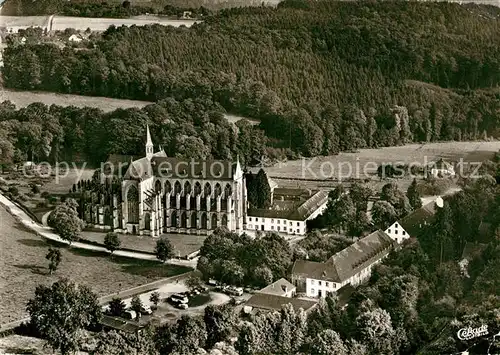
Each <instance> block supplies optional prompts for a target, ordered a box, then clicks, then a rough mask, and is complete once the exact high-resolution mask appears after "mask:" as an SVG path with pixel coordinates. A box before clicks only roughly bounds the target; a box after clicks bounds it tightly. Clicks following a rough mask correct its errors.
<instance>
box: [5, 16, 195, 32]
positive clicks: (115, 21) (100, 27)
mask: <svg viewBox="0 0 500 355" xmlns="http://www.w3.org/2000/svg"><path fill="white" fill-rule="evenodd" d="M196 22H199V21H196V20H189V19H187V20H172V19H169V18H165V17H160V16H135V17H130V18H124V19H120V18H100V17H99V18H90V17H72V16H0V24H1V25H2V26H3V27H6V28H7V30H9V31H10V29H12V30H13V32H17V31H18V30H19V29H25V28H28V27H41V28H43V29H47V30H48V31H57V30H59V31H64V30H65V29H66V28H74V29H75V30H80V31H85V30H86V29H87V28H90V29H91V30H92V31H99V32H102V31H105V30H106V29H107V28H108V27H109V26H111V25H114V26H117V27H118V26H132V25H136V26H144V25H151V24H159V25H163V26H174V27H180V26H186V27H191V26H192V25H193V24H195V23H196Z"/></svg>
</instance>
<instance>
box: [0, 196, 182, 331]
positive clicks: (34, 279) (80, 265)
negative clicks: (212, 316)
mask: <svg viewBox="0 0 500 355" xmlns="http://www.w3.org/2000/svg"><path fill="white" fill-rule="evenodd" d="M0 225H1V227H2V228H1V230H0V243H1V252H0V270H1V272H0V280H1V281H0V300H1V302H0V324H4V323H8V322H12V321H15V320H19V319H21V318H24V317H26V316H27V313H26V310H25V308H26V302H27V301H28V300H29V299H30V298H31V297H33V294H34V291H35V288H36V286H37V285H38V284H47V285H49V284H51V283H53V282H54V281H57V280H58V279H59V278H63V277H66V278H69V279H71V280H73V281H74V282H76V283H77V284H82V285H88V286H90V287H91V288H92V289H93V290H94V292H96V293H97V294H98V295H99V296H105V295H109V294H112V293H116V292H118V291H123V290H126V289H128V288H132V287H134V286H139V285H142V284H145V283H148V282H151V281H154V280H158V279H161V278H165V277H169V276H174V275H178V274H180V273H183V272H187V271H190V269H189V268H186V267H182V266H175V265H162V264H161V263H159V262H156V261H143V260H136V259H128V258H122V257H116V256H113V257H110V256H109V255H108V254H107V253H96V252H92V251H87V250H78V249H74V248H63V249H62V262H61V264H60V266H59V269H58V270H57V271H56V273H55V274H53V275H48V268H47V266H48V262H47V260H46V259H45V255H46V254H47V250H48V247H49V244H48V243H47V242H45V241H44V240H42V239H41V238H40V237H38V236H37V235H35V234H33V233H32V232H31V231H29V230H27V229H26V228H25V227H24V226H23V225H21V224H20V223H18V222H17V221H16V220H15V219H14V218H13V217H12V216H11V215H10V214H9V213H8V212H7V211H6V210H5V208H3V207H2V206H0Z"/></svg>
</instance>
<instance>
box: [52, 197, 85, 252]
mask: <svg viewBox="0 0 500 355" xmlns="http://www.w3.org/2000/svg"><path fill="white" fill-rule="evenodd" d="M77 208H78V203H77V202H76V201H75V200H74V199H71V198H70V199H67V200H66V201H65V202H64V203H62V204H60V205H59V206H57V207H56V208H55V209H54V211H52V213H51V214H50V215H49V218H48V221H47V222H48V224H49V226H51V227H52V228H54V231H55V232H56V233H57V234H59V236H60V237H61V238H62V239H64V240H67V241H69V242H70V244H71V242H73V241H75V240H77V239H78V236H79V234H80V232H81V230H82V228H83V221H82V220H81V219H80V218H79V216H78V211H77Z"/></svg>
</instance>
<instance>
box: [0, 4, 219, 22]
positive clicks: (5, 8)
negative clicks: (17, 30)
mask: <svg viewBox="0 0 500 355" xmlns="http://www.w3.org/2000/svg"><path fill="white" fill-rule="evenodd" d="M184 11H189V12H191V16H193V17H198V16H208V15H209V14H210V13H211V12H210V10H208V9H207V8H205V7H203V6H187V7H186V6H185V4H182V5H181V6H172V4H167V5H165V6H164V7H161V6H158V4H153V5H152V6H144V5H139V4H133V5H132V4H131V2H130V1H128V0H125V1H123V2H118V1H117V2H113V3H108V2H94V1H82V2H76V1H64V0H44V1H37V2H36V3H34V4H33V3H31V2H29V1H26V0H6V1H4V2H3V4H2V9H1V14H2V15H3V16H42V15H55V14H57V15H61V16H76V17H104V18H128V17H131V16H138V15H145V14H155V15H166V16H182V14H183V12H184Z"/></svg>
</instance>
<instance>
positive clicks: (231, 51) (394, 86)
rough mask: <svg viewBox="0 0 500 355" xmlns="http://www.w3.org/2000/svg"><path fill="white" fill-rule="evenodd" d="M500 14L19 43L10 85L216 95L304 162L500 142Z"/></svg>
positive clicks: (238, 22) (273, 13)
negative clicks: (420, 145)
mask: <svg viewBox="0 0 500 355" xmlns="http://www.w3.org/2000/svg"><path fill="white" fill-rule="evenodd" d="M499 15H500V10H499V9H497V8H494V7H487V6H473V5H468V6H461V5H458V4H450V3H415V2H360V3H352V2H324V1H320V2H314V3H313V2H305V1H302V0H293V1H292V0H287V1H285V2H283V3H281V4H280V6H279V7H278V8H277V9H273V8H264V7H261V8H239V9H231V10H224V11H221V12H220V13H219V14H218V15H215V16H212V17H208V18H206V19H205V21H204V22H203V23H201V24H197V25H195V26H193V27H192V28H173V27H164V26H160V25H152V26H144V27H136V26H133V27H130V28H127V27H121V28H115V27H110V28H109V29H108V30H107V31H106V32H105V33H104V34H103V35H102V37H100V38H97V39H95V40H94V41H92V43H90V45H89V46H88V48H86V49H81V48H80V49H78V50H74V49H70V48H59V47H57V46H56V45H52V44H49V43H40V44H36V43H34V44H27V45H16V44H14V43H13V44H11V45H10V46H9V47H8V48H7V49H6V50H5V53H4V62H5V67H4V68H3V78H4V82H5V85H6V86H8V87H12V88H17V89H25V90H47V91H54V92H62V93H74V94H84V95H98V96H108V97H120V98H129V99H141V100H161V99H164V98H166V97H173V98H175V99H176V100H184V99H187V98H196V97H199V96H203V97H209V98H210V99H211V100H213V101H215V102H217V103H218V104H220V105H221V106H222V107H224V109H226V110H227V111H229V112H232V113H238V114H242V115H246V116H249V117H255V118H258V119H260V120H261V128H262V129H263V130H264V131H265V133H266V135H267V136H268V137H269V138H271V141H272V142H273V145H274V146H275V147H287V148H292V149H294V150H295V151H297V152H299V153H301V154H303V155H306V156H314V155H318V154H332V153H337V152H338V151H340V150H353V149H356V148H360V147H377V146H385V145H395V144H404V143H406V142H410V141H438V140H466V139H467V140H471V139H478V138H483V137H490V136H493V137H497V136H498V135H499V116H498V112H499V109H500V99H499V98H500V91H499V89H498V84H499V83H500V61H499V59H498V58H500V32H499V31H498V28H499Z"/></svg>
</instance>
